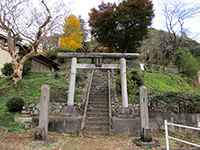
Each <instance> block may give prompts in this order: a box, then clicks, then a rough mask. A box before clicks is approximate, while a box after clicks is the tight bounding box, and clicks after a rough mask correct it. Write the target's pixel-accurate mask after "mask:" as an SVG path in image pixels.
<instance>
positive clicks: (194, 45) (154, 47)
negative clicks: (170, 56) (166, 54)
mask: <svg viewBox="0 0 200 150" xmlns="http://www.w3.org/2000/svg"><path fill="white" fill-rule="evenodd" d="M167 38H168V33H167V32H165V31H162V30H157V29H149V32H148V35H147V37H146V39H144V40H143V41H142V43H141V47H139V48H138V51H140V52H141V54H142V59H143V60H144V61H145V62H146V63H151V64H152V63H153V64H159V61H162V59H163V58H162V51H161V49H162V48H163V47H166V45H165V44H166V43H165V42H162V41H165V40H166V39H167ZM167 47H170V44H168V45H167ZM181 47H182V48H184V49H188V50H190V51H191V53H192V54H193V55H194V56H195V57H200V43H198V42H197V41H195V40H192V39H190V38H188V37H187V36H185V37H184V38H183V41H182V45H181Z"/></svg>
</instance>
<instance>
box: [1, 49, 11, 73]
mask: <svg viewBox="0 0 200 150" xmlns="http://www.w3.org/2000/svg"><path fill="white" fill-rule="evenodd" d="M11 61H12V59H11V57H10V55H9V53H8V52H6V51H3V50H1V48H0V76H1V75H2V72H1V69H2V68H3V66H4V64H5V63H10V62H11Z"/></svg>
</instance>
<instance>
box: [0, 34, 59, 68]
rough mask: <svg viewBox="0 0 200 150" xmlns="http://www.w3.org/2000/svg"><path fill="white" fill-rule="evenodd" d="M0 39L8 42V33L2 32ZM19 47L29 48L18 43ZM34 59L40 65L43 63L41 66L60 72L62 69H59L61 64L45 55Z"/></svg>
mask: <svg viewBox="0 0 200 150" xmlns="http://www.w3.org/2000/svg"><path fill="white" fill-rule="evenodd" d="M0 39H5V40H7V35H6V33H4V32H1V31H0ZM17 46H20V47H24V48H28V47H27V46H26V45H23V44H22V43H21V42H18V43H17ZM32 59H33V60H35V61H37V62H39V63H41V64H43V65H46V66H49V67H51V68H54V69H55V70H59V69H60V68H59V66H60V65H59V64H57V63H55V62H54V61H52V60H51V59H49V58H48V57H46V56H44V55H37V56H33V57H32Z"/></svg>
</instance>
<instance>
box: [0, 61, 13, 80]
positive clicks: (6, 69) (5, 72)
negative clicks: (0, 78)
mask: <svg viewBox="0 0 200 150" xmlns="http://www.w3.org/2000/svg"><path fill="white" fill-rule="evenodd" d="M1 72H2V73H3V75H5V76H7V77H10V76H11V75H12V74H13V68H12V64H11V63H6V64H4V66H3V68H2V69H1Z"/></svg>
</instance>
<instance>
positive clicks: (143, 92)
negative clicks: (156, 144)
mask: <svg viewBox="0 0 200 150" xmlns="http://www.w3.org/2000/svg"><path fill="white" fill-rule="evenodd" d="M140 120H141V139H142V141H144V142H150V141H152V137H151V130H150V128H149V112H148V98H147V88H146V87H145V86H141V87H140Z"/></svg>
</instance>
